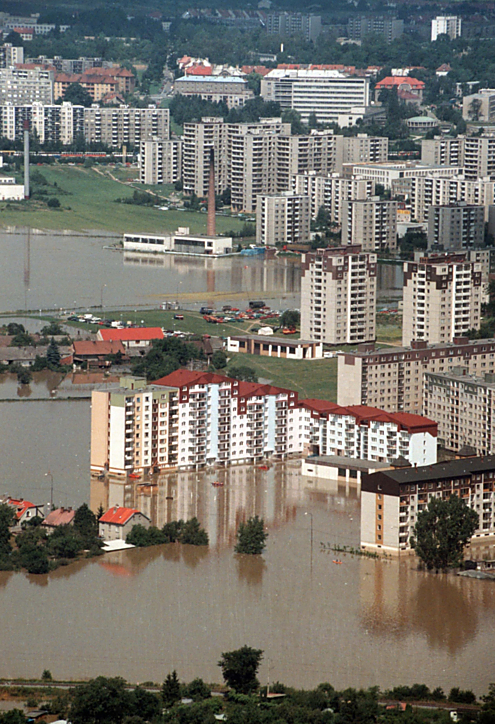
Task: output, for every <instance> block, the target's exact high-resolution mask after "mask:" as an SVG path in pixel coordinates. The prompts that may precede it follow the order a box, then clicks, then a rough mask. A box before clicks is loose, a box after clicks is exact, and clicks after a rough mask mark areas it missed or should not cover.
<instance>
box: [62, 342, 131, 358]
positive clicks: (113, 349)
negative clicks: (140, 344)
mask: <svg viewBox="0 0 495 724" xmlns="http://www.w3.org/2000/svg"><path fill="white" fill-rule="evenodd" d="M72 346H73V348H74V354H75V355H92V354H94V355H107V354H117V352H121V353H122V354H125V349H124V345H123V344H122V342H121V340H120V339H110V340H99V339H97V340H94V341H80V342H77V341H74V342H73V343H72Z"/></svg>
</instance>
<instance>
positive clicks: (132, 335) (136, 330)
mask: <svg viewBox="0 0 495 724" xmlns="http://www.w3.org/2000/svg"><path fill="white" fill-rule="evenodd" d="M98 334H99V335H100V337H101V338H102V340H103V341H104V342H110V341H116V340H121V341H126V342H128V341H147V340H153V339H163V331H162V328H161V327H131V328H130V329H100V330H99V331H98Z"/></svg>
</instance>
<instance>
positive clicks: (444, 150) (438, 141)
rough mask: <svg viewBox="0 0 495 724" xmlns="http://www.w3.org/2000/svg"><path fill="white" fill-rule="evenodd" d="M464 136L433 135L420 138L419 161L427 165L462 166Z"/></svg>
mask: <svg viewBox="0 0 495 724" xmlns="http://www.w3.org/2000/svg"><path fill="white" fill-rule="evenodd" d="M464 138H465V136H457V137H456V138H453V137H451V136H435V138H423V139H422V140H421V163H422V164H425V165H428V166H461V167H462V166H463V165H464Z"/></svg>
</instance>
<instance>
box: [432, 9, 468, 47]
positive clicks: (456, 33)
mask: <svg viewBox="0 0 495 724" xmlns="http://www.w3.org/2000/svg"><path fill="white" fill-rule="evenodd" d="M461 31H462V19H461V18H460V17H459V16H458V15H437V17H436V18H433V20H432V21H431V42H432V43H433V42H435V40H436V39H437V38H438V36H439V35H448V36H449V38H450V39H451V40H455V38H459V37H460V35H461Z"/></svg>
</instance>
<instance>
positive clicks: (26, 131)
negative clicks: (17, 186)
mask: <svg viewBox="0 0 495 724" xmlns="http://www.w3.org/2000/svg"><path fill="white" fill-rule="evenodd" d="M29 193H30V191H29V121H24V198H25V199H28V198H29Z"/></svg>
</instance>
